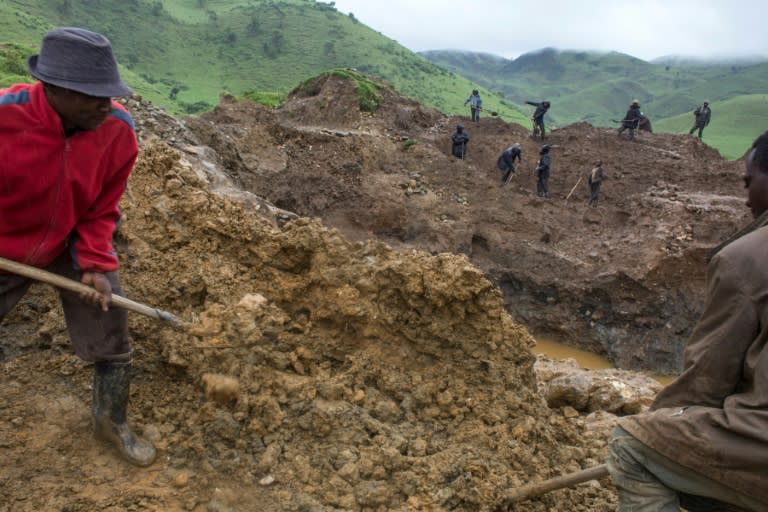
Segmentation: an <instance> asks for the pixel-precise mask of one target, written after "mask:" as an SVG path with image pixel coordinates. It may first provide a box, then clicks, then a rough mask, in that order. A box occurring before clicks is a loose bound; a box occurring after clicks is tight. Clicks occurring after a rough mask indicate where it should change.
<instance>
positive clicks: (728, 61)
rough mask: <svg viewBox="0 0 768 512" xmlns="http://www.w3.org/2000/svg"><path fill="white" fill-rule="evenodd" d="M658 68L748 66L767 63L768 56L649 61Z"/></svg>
mask: <svg viewBox="0 0 768 512" xmlns="http://www.w3.org/2000/svg"><path fill="white" fill-rule="evenodd" d="M650 62H651V64H656V65H660V66H729V65H740V66H749V65H752V64H760V63H763V62H768V55H751V56H740V57H739V56H736V57H692V56H690V55H665V56H663V57H658V58H656V59H653V60H652V61H650Z"/></svg>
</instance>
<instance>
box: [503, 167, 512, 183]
mask: <svg viewBox="0 0 768 512" xmlns="http://www.w3.org/2000/svg"><path fill="white" fill-rule="evenodd" d="M514 172H515V166H514V165H511V166H509V167H507V168H506V169H500V170H499V174H500V177H501V182H502V183H505V182H506V181H507V180H508V179H509V178H510V177H511V176H512V174H514Z"/></svg>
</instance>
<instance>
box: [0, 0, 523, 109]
mask: <svg viewBox="0 0 768 512" xmlns="http://www.w3.org/2000/svg"><path fill="white" fill-rule="evenodd" d="M62 25H70V26H71V25H74V26H81V27H84V28H88V29H91V30H95V31H97V32H102V33H104V34H105V35H107V36H108V37H109V38H110V39H111V40H112V43H113V45H114V47H115V53H116V54H117V57H118V60H119V61H120V63H121V64H122V65H123V66H125V68H126V69H127V70H129V71H130V72H132V73H133V74H132V75H131V74H130V73H127V74H126V81H127V82H128V83H129V84H130V85H131V86H133V87H134V88H135V89H137V91H139V92H141V93H142V94H144V95H145V96H146V97H147V98H149V99H151V100H152V101H153V102H155V103H158V104H161V105H163V106H165V107H166V108H167V109H168V110H170V111H171V112H176V113H178V112H197V111H200V110H202V109H206V108H210V107H212V106H213V105H215V104H216V103H218V97H219V95H220V93H222V92H229V93H232V94H235V95H244V94H245V93H246V92H250V93H251V95H254V94H257V93H263V92H268V93H269V92H271V93H274V94H277V95H285V94H286V93H287V92H288V91H290V90H291V89H292V88H294V87H295V86H297V85H298V84H299V83H301V82H302V81H303V80H305V79H307V78H308V77H311V76H314V75H317V74H319V73H321V72H324V71H326V70H329V69H334V68H345V67H346V68H355V69H357V70H359V71H361V72H364V73H368V74H372V75H375V76H378V77H381V78H383V79H385V80H387V81H388V82H389V83H391V84H392V85H393V86H394V87H395V88H396V89H397V90H398V91H399V92H400V93H401V94H403V95H404V96H407V97H411V98H414V99H416V100H418V101H420V102H421V103H423V104H424V105H427V106H431V107H435V108H437V109H439V110H441V111H443V112H446V113H456V114H467V113H468V109H467V108H465V107H463V102H464V99H466V97H467V96H468V95H469V92H470V91H471V90H472V89H473V88H480V89H481V91H482V93H484V97H485V103H486V106H487V108H488V109H490V110H495V111H498V112H500V113H503V114H505V119H507V120H510V121H515V120H516V121H518V122H521V121H524V120H525V117H524V116H523V115H522V114H521V113H520V112H518V111H517V109H516V107H515V106H514V105H513V104H512V103H510V102H506V101H504V100H503V99H502V98H501V97H500V96H496V95H493V94H491V93H490V92H489V91H487V90H485V89H484V88H482V87H481V86H479V85H478V84H476V83H473V82H471V81H470V80H468V79H466V78H463V77H460V76H458V75H456V74H454V73H452V72H450V71H447V70H444V69H442V68H439V67H438V66H436V65H434V64H432V63H431V62H429V61H428V60H426V59H424V58H423V57H421V56H419V55H417V54H415V53H413V52H411V51H410V50H408V49H406V48H404V47H403V46H401V45H399V44H398V43H396V42H395V41H393V40H391V39H389V38H387V37H385V36H383V35H382V34H379V33H378V32H375V31H374V30H372V29H370V28H369V27H367V26H365V25H363V24H361V23H359V22H358V20H357V19H356V18H355V17H354V15H352V14H350V15H343V14H341V13H339V12H338V11H337V10H336V9H335V8H334V7H333V6H332V4H327V3H322V2H316V1H314V0H240V1H237V0H230V1H225V0H166V1H164V2H160V1H156V0H154V1H152V0H99V1H96V0H90V1H86V0H81V1H77V0H24V1H20V0H0V34H2V37H3V38H4V39H5V40H7V41H8V42H13V43H19V44H23V45H26V46H28V47H32V48H34V47H35V46H36V45H38V44H39V41H40V38H41V36H42V34H43V33H45V31H47V30H49V29H50V28H53V27H55V26H62Z"/></svg>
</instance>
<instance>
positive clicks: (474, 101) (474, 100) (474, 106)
mask: <svg viewBox="0 0 768 512" xmlns="http://www.w3.org/2000/svg"><path fill="white" fill-rule="evenodd" d="M467 103H469V110H470V112H471V113H472V121H474V122H478V121H480V111H481V110H483V100H482V99H480V92H478V90H477V89H473V90H472V94H470V95H469V98H467V99H466V101H464V106H465V107H466V106H467Z"/></svg>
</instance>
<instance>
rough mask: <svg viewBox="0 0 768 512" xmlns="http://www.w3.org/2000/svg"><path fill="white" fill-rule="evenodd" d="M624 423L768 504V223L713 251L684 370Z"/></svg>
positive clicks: (658, 447) (642, 438)
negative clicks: (646, 409)
mask: <svg viewBox="0 0 768 512" xmlns="http://www.w3.org/2000/svg"><path fill="white" fill-rule="evenodd" d="M621 426H622V427H624V429H625V430H627V431H628V432H629V433H631V434H632V435H633V436H634V437H636V438H637V439H638V440H640V441H641V442H643V443H644V444H646V445H647V446H649V447H651V448H653V449H654V450H656V451H658V452H659V453H661V454H662V455H665V456H666V457H668V458H670V459H672V460H674V461H676V462H677V463H679V464H681V465H683V466H686V467H688V468H691V469H692V470H694V471H696V472H697V473H699V474H702V475H705V476H707V477H709V478H712V479H713V480H716V481H718V482H720V483H722V484H724V485H726V486H728V487H730V488H732V489H735V490H737V491H739V492H741V493H743V494H746V495H748V496H752V497H754V498H756V499H759V500H762V501H764V502H765V503H766V510H768V227H761V228H759V229H757V230H755V231H753V232H751V233H749V234H747V235H744V236H743V237H741V238H739V239H737V240H735V241H734V242H732V243H730V244H729V245H727V246H725V247H724V248H723V249H722V250H720V252H718V253H717V254H716V255H715V256H714V257H713V258H712V260H711V261H710V263H709V267H708V270H707V297H706V303H705V307H704V312H703V314H702V317H701V319H700V320H699V322H698V323H697V324H696V327H695V328H694V331H693V333H692V335H691V338H690V339H689V341H688V344H687V346H686V349H685V353H684V370H683V373H682V374H681V375H680V376H679V377H678V378H677V379H676V380H675V381H674V382H672V383H671V384H669V385H668V386H667V387H666V388H664V389H663V390H662V391H661V392H660V393H659V394H658V396H657V397H656V400H655V401H654V403H653V406H652V407H651V412H649V413H646V414H641V415H638V416H630V417H626V418H623V419H622V420H621Z"/></svg>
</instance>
